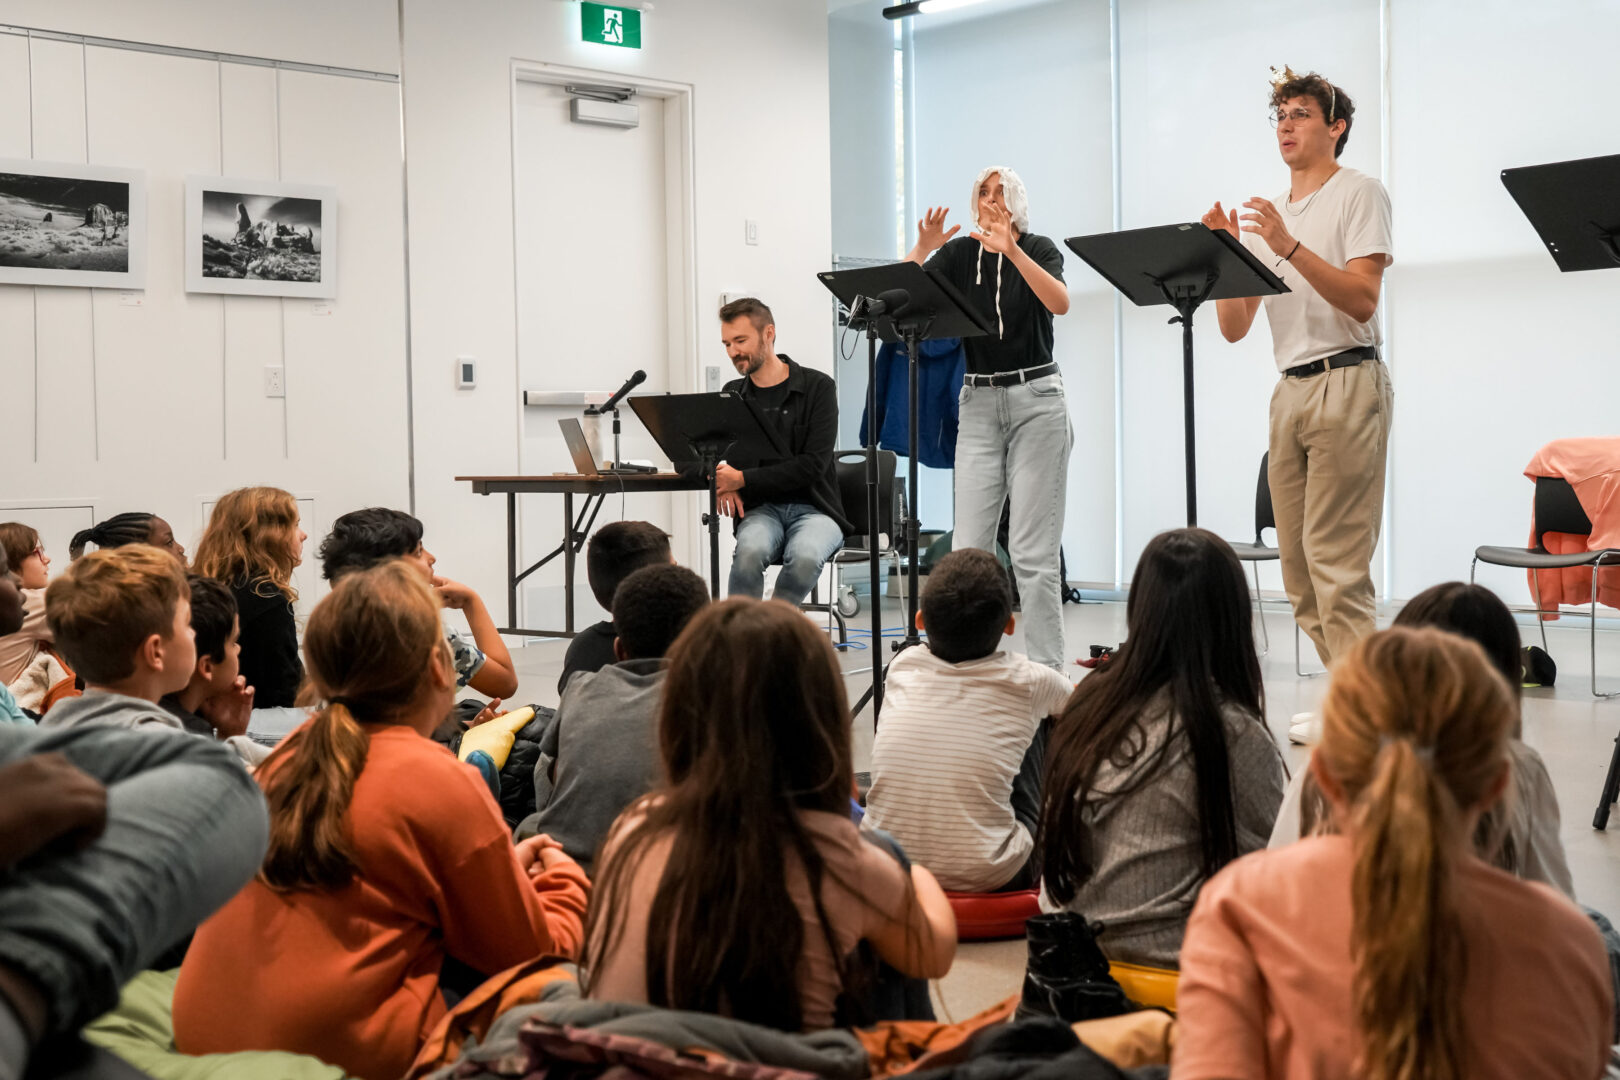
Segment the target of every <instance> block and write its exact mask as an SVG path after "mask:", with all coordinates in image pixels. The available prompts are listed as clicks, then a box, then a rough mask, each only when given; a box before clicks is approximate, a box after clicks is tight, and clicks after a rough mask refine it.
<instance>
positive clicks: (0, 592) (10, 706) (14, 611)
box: [0, 544, 34, 726]
mask: <svg viewBox="0 0 1620 1080" xmlns="http://www.w3.org/2000/svg"><path fill="white" fill-rule="evenodd" d="M23 617H24V616H23V598H22V590H21V589H19V588H18V587H17V575H16V574H13V573H12V572H11V563H10V561H9V560H7V558H6V549H5V545H3V544H0V635H4V634H15V633H16V632H17V631H18V630H19V629H21V628H22V624H23ZM33 723H34V718H33V717H31V716H29V715H28V714H27V713H25V712H23V711H22V709H21V708H19V707H18V705H17V699H16V698H14V697H12V696H11V691H10V690H8V689H7V688H6V685H5V683H0V724H27V725H29V726H32V725H33Z"/></svg>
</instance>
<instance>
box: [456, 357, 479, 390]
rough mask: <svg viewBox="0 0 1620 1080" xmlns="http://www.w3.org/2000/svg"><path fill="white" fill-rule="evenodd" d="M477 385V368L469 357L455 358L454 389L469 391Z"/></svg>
mask: <svg viewBox="0 0 1620 1080" xmlns="http://www.w3.org/2000/svg"><path fill="white" fill-rule="evenodd" d="M477 385H478V368H477V364H476V362H475V361H474V360H473V358H472V357H470V356H458V357H456V389H457V390H471V389H472V388H473V387H475V386H477Z"/></svg>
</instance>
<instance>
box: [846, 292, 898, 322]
mask: <svg viewBox="0 0 1620 1080" xmlns="http://www.w3.org/2000/svg"><path fill="white" fill-rule="evenodd" d="M910 306H911V293H909V292H907V291H906V290H905V289H888V290H886V291H884V292H880V293H878V294H877V295H876V296H857V297H856V298H855V307H854V308H853V309H851V311H850V313H849V317H850V320H851V321H854V320H856V319H866V320H868V321H870V320H872V319H876V318H878V317H879V316H881V315H887V316H888V317H889V318H891V319H893V318H897V317H898V316H900V315H902V314H904V312H905V310H906V309H907V308H908V307H910Z"/></svg>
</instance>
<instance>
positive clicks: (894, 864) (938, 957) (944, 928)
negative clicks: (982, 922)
mask: <svg viewBox="0 0 1620 1080" xmlns="http://www.w3.org/2000/svg"><path fill="white" fill-rule="evenodd" d="M871 854H873V855H875V856H876V857H877V858H880V859H884V860H887V861H888V862H889V867H890V868H891V869H892V870H894V871H899V873H900V875H903V874H905V873H906V871H905V870H904V869H903V868H902V867H901V866H900V864H899V862H898V860H896V859H894V858H893V856H892V855H890V854H889V853H888V852H886V851H882V850H879V849H878V848H876V847H874V848H873V849H872V852H871ZM885 876H887V875H885ZM897 876H899V875H897ZM910 876H911V880H910V882H909V883H905V882H904V881H903V879H902V883H903V884H909V888H902V889H899V890H896V893H895V899H896V900H897V901H898V902H899V903H898V905H896V906H898V907H899V910H895V907H888V908H887V910H883V911H879V912H875V913H874V916H875V918H874V925H873V926H872V928H871V929H870V930H869V931H868V932H867V934H866V938H867V940H869V941H870V942H871V943H872V945H873V947H874V948H876V949H877V952H878V955H879V956H880V957H882V958H883V960H884V962H886V963H887V964H888V965H889V966H890V967H892V968H894V969H895V970H896V971H898V972H900V974H902V975H906V976H909V977H911V978H913V979H942V978H944V977H945V974H946V973H947V972H949V971H950V970H951V961H952V960H954V959H955V958H956V912H954V911H952V910H951V902H950V901H949V900H948V899H946V897H945V890H944V889H942V888H940V885H939V882H938V881H936V880H934V875H933V874H931V873H929V872H928V870H927V869H925V868H924V867H921V866H916V865H913V866H912V867H911V868H910ZM885 891H888V890H885ZM867 899H868V900H869V901H875V902H877V903H879V904H880V905H881V903H882V902H881V899H880V898H878V897H868V898H867Z"/></svg>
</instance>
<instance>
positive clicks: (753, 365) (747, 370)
mask: <svg viewBox="0 0 1620 1080" xmlns="http://www.w3.org/2000/svg"><path fill="white" fill-rule="evenodd" d="M734 363H735V364H738V365H740V366H741V374H742V375H743V376H744V377H745V378H746V377H747V376H749V375H752V374H753V373H754V372H756V371H758V370H759V369H760V368H762V367H764V366H765V351H764V350H763V349H761V350H760V351H759V352H757V353H754V354H752V355H750V356H744V357H742V358H741V359H740V360H737V361H734Z"/></svg>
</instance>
